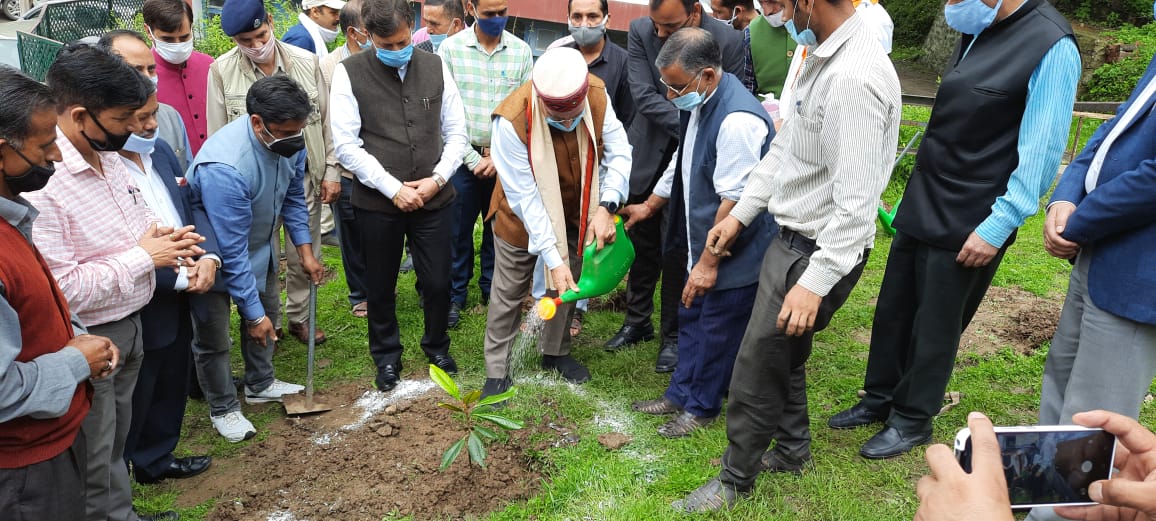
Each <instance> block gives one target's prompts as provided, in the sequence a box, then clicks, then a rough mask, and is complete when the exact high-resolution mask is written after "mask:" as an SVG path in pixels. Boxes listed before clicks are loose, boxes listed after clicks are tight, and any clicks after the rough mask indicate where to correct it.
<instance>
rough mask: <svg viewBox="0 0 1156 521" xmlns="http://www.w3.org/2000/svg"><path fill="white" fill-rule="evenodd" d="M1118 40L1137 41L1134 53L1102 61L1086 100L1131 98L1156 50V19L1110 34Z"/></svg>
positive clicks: (1090, 81)
mask: <svg viewBox="0 0 1156 521" xmlns="http://www.w3.org/2000/svg"><path fill="white" fill-rule="evenodd" d="M1106 36H1107V37H1108V38H1110V41H1111V42H1113V43H1118V44H1135V45H1136V51H1135V52H1133V53H1132V55H1131V56H1128V57H1127V58H1125V59H1123V60H1120V61H1118V62H1116V63H1107V64H1104V65H1101V66H1100V68H1098V69H1096V71H1095V72H1093V73H1092V77H1091V79H1089V80H1088V83H1087V85H1086V87H1087V88H1086V90H1085V92H1084V96H1083V99H1084V100H1085V101H1123V100H1125V99H1128V95H1129V94H1131V93H1132V89H1134V88H1136V83H1137V82H1139V81H1140V76H1142V75H1143V74H1144V70H1145V69H1147V68H1148V63H1149V62H1150V61H1152V56H1153V54H1156V23H1149V24H1148V25H1145V26H1143V27H1131V26H1128V27H1123V28H1121V29H1119V30H1116V31H1113V32H1111V33H1108V34H1107V35H1106Z"/></svg>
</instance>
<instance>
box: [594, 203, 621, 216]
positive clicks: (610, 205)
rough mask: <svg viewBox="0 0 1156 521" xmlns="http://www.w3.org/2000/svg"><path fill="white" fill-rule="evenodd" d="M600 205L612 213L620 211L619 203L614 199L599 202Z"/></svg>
mask: <svg viewBox="0 0 1156 521" xmlns="http://www.w3.org/2000/svg"><path fill="white" fill-rule="evenodd" d="M598 206H601V207H603V208H605V209H606V211H608V212H610V215H614V214H616V213H618V203H616V202H614V201H602V202H601V203H598Z"/></svg>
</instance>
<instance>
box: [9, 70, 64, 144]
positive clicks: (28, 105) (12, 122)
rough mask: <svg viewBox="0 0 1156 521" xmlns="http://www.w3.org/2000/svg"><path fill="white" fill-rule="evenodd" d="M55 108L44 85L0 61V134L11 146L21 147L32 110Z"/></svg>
mask: <svg viewBox="0 0 1156 521" xmlns="http://www.w3.org/2000/svg"><path fill="white" fill-rule="evenodd" d="M55 109H56V100H55V99H54V98H53V97H52V91H51V90H49V89H48V87H47V86H46V85H44V84H42V83H38V82H37V81H36V80H34V79H32V78H29V77H28V76H25V75H24V73H22V72H20V71H18V70H16V69H14V68H12V67H9V66H7V65H0V138H4V139H7V140H8V144H9V145H11V146H12V148H15V149H17V150H19V149H21V148H24V139H25V138H27V137H28V134H29V133H30V132H31V130H32V129H31V128H30V126H31V120H32V115H33V114H35V113H37V112H39V111H42V110H55Z"/></svg>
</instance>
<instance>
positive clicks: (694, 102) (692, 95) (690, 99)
mask: <svg viewBox="0 0 1156 521" xmlns="http://www.w3.org/2000/svg"><path fill="white" fill-rule="evenodd" d="M695 76H696V77H698V79H697V80H695V85H694V90H692V91H690V92H687V93H686V94H683V95H681V96H679V97H677V98H674V99H672V100H670V101H671V103H674V106H675V107H678V110H685V111H688V112H689V111H692V110H694V109H695V108H696V107H698V106H699V105H702V103H703V101H705V100H706V98H705V97H703V95H702V93H701V92H699V91H698V88H699V87H700V86H702V71H699V73H698V74H696V75H695Z"/></svg>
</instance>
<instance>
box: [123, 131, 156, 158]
mask: <svg viewBox="0 0 1156 521" xmlns="http://www.w3.org/2000/svg"><path fill="white" fill-rule="evenodd" d="M156 144H157V135H156V134H155V133H154V134H153V137H151V138H145V137H140V136H138V135H136V134H132V135H130V136H129V137H128V141H125V142H124V148H121V150H125V151H128V152H136V153H138V154H142V155H148V154H151V153H153V147H155V146H156Z"/></svg>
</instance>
